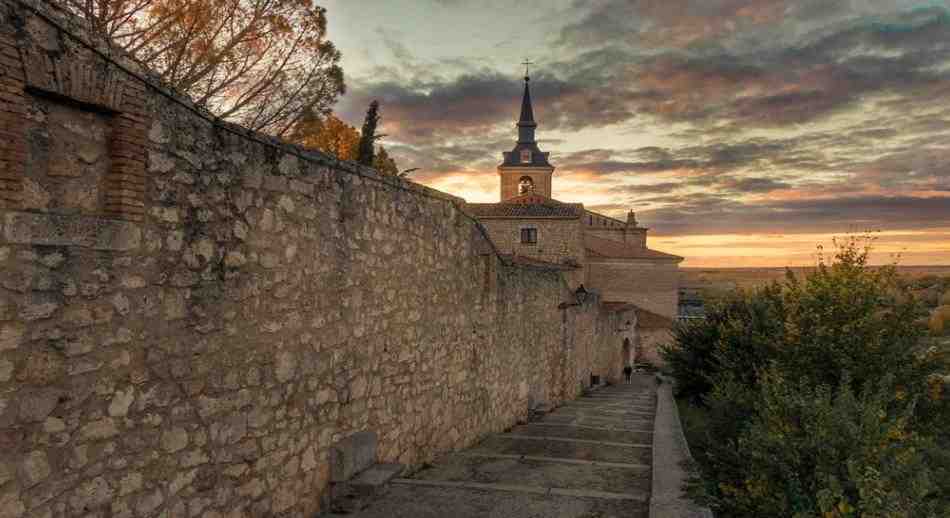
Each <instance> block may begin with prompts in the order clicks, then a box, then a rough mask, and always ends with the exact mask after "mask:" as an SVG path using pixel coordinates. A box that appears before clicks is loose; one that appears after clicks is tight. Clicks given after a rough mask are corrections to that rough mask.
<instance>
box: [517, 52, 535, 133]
mask: <svg viewBox="0 0 950 518" xmlns="http://www.w3.org/2000/svg"><path fill="white" fill-rule="evenodd" d="M533 64H534V63H532V62H531V61H529V60H525V61H524V63H522V65H524V66H525V69H524V96H523V97H522V98H521V117H520V118H519V119H518V142H523V143H532V142H534V141H535V140H534V129H535V128H537V127H538V124H537V123H536V122H534V109H533V108H532V106H531V89H530V87H529V86H528V84H529V83H530V82H531V77H530V76H529V75H528V72H529V68H528V67H529V66H531V65H533Z"/></svg>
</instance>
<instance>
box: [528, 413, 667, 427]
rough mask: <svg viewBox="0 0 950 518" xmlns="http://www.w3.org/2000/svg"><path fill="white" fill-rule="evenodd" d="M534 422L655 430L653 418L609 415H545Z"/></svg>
mask: <svg viewBox="0 0 950 518" xmlns="http://www.w3.org/2000/svg"><path fill="white" fill-rule="evenodd" d="M532 424H561V425H565V424H571V425H583V426H593V427H596V428H619V429H625V430H641V431H651V430H653V419H652V418H651V419H611V418H609V417H590V416H584V417H578V416H569V415H560V416H551V415H549V416H545V418H544V419H543V420H541V421H537V422H535V423H532Z"/></svg>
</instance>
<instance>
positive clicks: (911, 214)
mask: <svg viewBox="0 0 950 518" xmlns="http://www.w3.org/2000/svg"><path fill="white" fill-rule="evenodd" d="M647 201H650V202H659V203H665V204H668V205H669V206H668V207H664V208H659V209H652V210H642V211H638V212H637V213H638V214H639V215H640V216H641V218H642V219H643V220H644V221H646V222H647V223H648V224H649V225H650V226H651V227H653V228H654V229H656V230H657V232H658V233H660V234H667V235H682V234H731V233H740V234H746V233H768V232H775V231H777V230H781V231H783V232H788V233H796V232H815V231H821V232H832V233H843V232H863V231H866V230H887V229H901V228H914V229H928V228H930V229H935V228H944V227H946V226H947V222H950V198H947V197H909V196H867V195H865V196H852V197H842V198H823V199H802V200H786V201H768V202H762V203H748V202H738V201H735V200H730V199H727V198H723V197H721V196H715V195H709V194H702V193H699V194H691V195H683V196H663V197H657V198H652V199H648V200H647Z"/></svg>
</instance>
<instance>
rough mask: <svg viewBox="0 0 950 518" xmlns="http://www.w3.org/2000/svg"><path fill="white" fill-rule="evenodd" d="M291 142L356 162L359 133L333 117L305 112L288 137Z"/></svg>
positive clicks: (331, 115)
mask: <svg viewBox="0 0 950 518" xmlns="http://www.w3.org/2000/svg"><path fill="white" fill-rule="evenodd" d="M290 140H291V142H294V143H296V144H300V145H301V146H303V147H306V148H309V149H316V150H319V151H322V152H324V153H326V154H328V155H333V156H335V157H337V158H339V159H340V160H356V156H357V152H358V150H359V144H360V133H359V131H357V130H356V128H354V127H353V126H350V125H349V124H347V123H345V122H343V121H342V120H340V118H338V117H336V116H335V115H333V114H332V113H331V114H327V115H324V116H320V115H319V114H315V113H313V112H312V111H307V113H305V114H304V115H303V117H301V119H300V122H299V123H298V124H297V126H295V127H294V130H293V133H291V135H290Z"/></svg>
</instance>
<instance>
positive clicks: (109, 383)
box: [0, 0, 622, 518]
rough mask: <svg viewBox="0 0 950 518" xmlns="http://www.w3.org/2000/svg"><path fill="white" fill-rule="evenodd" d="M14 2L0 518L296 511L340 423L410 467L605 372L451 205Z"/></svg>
mask: <svg viewBox="0 0 950 518" xmlns="http://www.w3.org/2000/svg"><path fill="white" fill-rule="evenodd" d="M31 6H32V7H34V8H37V9H42V6H43V4H41V3H39V2H34V1H32V0H30V1H25V2H20V1H16V0H0V19H2V24H0V88H2V93H0V113H2V115H0V117H2V122H3V127H2V128H0V133H2V136H3V139H2V144H0V165H2V170H0V184H2V185H0V204H2V205H0V517H2V518H7V517H25V516H29V517H49V518H65V517H74V516H103V517H126V516H128V517H152V516H168V517H180V516H192V517H193V516H207V517H225V516H227V517H237V516H248V517H250V516H254V517H260V516H278V515H279V516H300V517H304V516H306V517H308V518H309V517H310V516H312V515H313V513H315V512H316V511H318V510H319V509H320V507H321V505H322V504H323V502H322V500H323V498H324V495H325V488H326V485H327V478H328V462H327V456H328V450H329V447H330V446H331V445H332V444H334V443H335V442H337V441H339V440H341V439H343V438H345V437H347V436H349V435H350V434H352V433H355V432H358V431H363V430H370V431H374V432H376V433H377V434H378V435H379V444H380V459H379V460H380V461H386V462H403V463H406V464H409V465H419V464H421V463H423V462H426V461H428V460H431V459H432V458H433V457H434V456H435V455H437V454H439V453H441V452H445V451H448V450H453V449H457V448H461V447H464V446H467V445H469V444H471V443H473V442H474V441H476V440H477V439H478V438H479V437H481V436H482V435H484V434H486V433H490V432H496V431H501V430H503V429H505V428H507V427H509V426H511V425H512V424H514V423H515V422H517V421H518V420H522V419H524V418H525V417H526V416H527V413H528V408H529V405H531V404H538V403H549V404H557V403H559V402H562V401H564V400H567V399H570V398H573V397H574V396H576V395H577V393H578V392H579V391H580V390H581V388H582V387H583V386H584V385H585V384H586V383H587V382H588V380H589V374H590V373H591V372H595V373H598V374H600V373H603V374H601V375H602V376H609V375H612V376H616V373H615V372H614V371H616V370H617V369H619V367H620V365H619V363H618V362H619V361H620V360H619V357H620V351H621V347H622V345H621V344H622V337H621V336H620V335H619V334H617V332H616V331H615V330H617V329H619V328H620V324H619V319H620V318H621V317H620V316H619V315H617V314H615V313H610V312H607V311H606V310H605V309H604V308H603V306H602V305H600V304H599V301H598V300H596V299H594V300H589V301H587V302H586V303H585V304H583V305H562V304H561V303H563V302H567V303H573V301H574V299H573V297H572V293H571V292H570V290H569V286H568V284H567V282H566V281H565V279H564V278H563V276H562V274H561V273H560V272H557V271H551V270H545V269H543V268H532V267H526V266H517V265H513V264H508V263H506V262H505V261H503V260H501V259H500V258H499V256H498V255H497V254H496V252H495V250H494V245H493V244H492V243H491V242H490V241H488V240H487V239H486V237H485V232H484V230H483V229H482V228H481V227H479V226H478V224H477V223H476V222H474V221H473V220H472V219H471V218H469V217H468V216H466V215H465V214H464V213H463V212H461V211H460V210H459V209H458V204H459V200H458V199H456V198H453V197H451V196H449V195H446V194H443V193H439V192H437V191H434V190H432V189H427V188H425V187H422V186H418V185H415V184H412V183H409V182H405V181H402V180H399V179H396V178H393V177H386V176H382V175H380V174H379V173H377V172H375V171H373V170H370V169H365V168H361V167H359V166H357V165H354V164H350V163H342V162H338V161H336V160H334V159H331V158H328V157H325V156H322V155H319V154H316V153H310V152H305V151H302V150H300V149H299V148H295V147H292V146H288V145H284V144H279V143H275V142H273V141H271V140H270V139H268V138H267V137H264V136H261V135H253V134H248V133H247V132H245V131H244V130H241V129H240V128H235V127H232V126H229V125H226V124H221V123H216V122H213V121H212V119H210V118H209V117H206V116H203V115H202V114H201V113H200V111H199V110H196V109H195V108H194V107H193V106H190V105H188V104H187V103H186V102H183V101H182V100H181V99H180V98H178V97H177V96H175V95H174V94H173V93H170V92H168V91H166V90H163V89H162V88H160V87H158V86H156V85H155V84H154V83H152V82H144V81H143V80H141V77H142V76H143V74H145V72H143V71H140V70H136V69H135V68H134V64H128V63H125V62H123V61H122V60H121V59H112V58H110V59H106V58H105V57H104V56H103V55H102V49H101V48H98V47H95V49H96V50H94V49H93V48H90V46H87V45H84V44H83V43H82V42H81V41H79V40H76V39H74V38H73V37H72V36H70V34H68V33H64V32H63V31H62V30H60V28H59V27H58V23H50V21H48V20H46V19H44V18H43V17H42V16H40V15H39V14H37V13H36V12H34V11H33V10H31V9H30V7H31ZM54 21H55V20H54ZM69 32H70V33H72V32H74V30H72V28H71V30H70V31H69ZM29 53H38V54H39V55H38V56H33V57H25V56H28V55H29ZM37 62H41V63H44V65H43V66H44V67H45V70H46V72H47V73H48V75H47V76H45V77H46V78H47V79H37V80H36V81H37V82H36V84H35V85H33V86H30V85H31V83H29V81H30V79H29V78H28V77H27V76H28V75H29V74H32V73H33V71H32V69H31V72H29V74H27V73H24V70H25V69H26V68H25V67H26V64H27V63H37ZM117 63H118V64H117ZM120 65H121V66H120ZM130 72H131V73H130ZM50 77H52V79H50ZM47 80H48V81H47ZM42 81H47V82H46V83H42V84H40V83H41V82H42ZM615 363H616V365H615ZM611 373H612V374H611Z"/></svg>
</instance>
